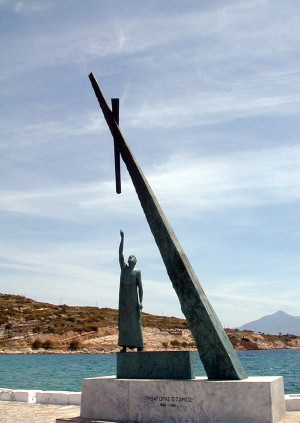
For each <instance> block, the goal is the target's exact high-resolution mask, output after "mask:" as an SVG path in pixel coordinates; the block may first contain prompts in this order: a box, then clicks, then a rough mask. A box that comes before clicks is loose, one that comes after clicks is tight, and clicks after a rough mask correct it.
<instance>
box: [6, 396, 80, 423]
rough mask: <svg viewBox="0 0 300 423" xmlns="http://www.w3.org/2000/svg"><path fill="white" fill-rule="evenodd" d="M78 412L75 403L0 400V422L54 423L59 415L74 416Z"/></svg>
mask: <svg viewBox="0 0 300 423" xmlns="http://www.w3.org/2000/svg"><path fill="white" fill-rule="evenodd" d="M79 414H80V407H79V406H76V405H52V404H51V405H48V404H47V405H45V404H28V403H24V402H15V401H0V423H55V422H56V419H58V418H60V417H76V416H79Z"/></svg>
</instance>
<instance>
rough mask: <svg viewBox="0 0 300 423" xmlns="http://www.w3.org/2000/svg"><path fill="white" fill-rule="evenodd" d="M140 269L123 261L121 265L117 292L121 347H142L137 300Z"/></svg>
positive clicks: (140, 317)
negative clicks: (133, 267) (131, 266)
mask: <svg viewBox="0 0 300 423" xmlns="http://www.w3.org/2000/svg"><path fill="white" fill-rule="evenodd" d="M139 280H141V272H140V270H135V269H132V270H130V268H129V266H128V265H126V264H125V263H124V265H123V266H121V277H120V292H119V341H118V344H119V345H120V346H122V347H131V348H143V347H144V343H143V335H142V324H141V319H142V316H141V314H142V313H141V311H140V309H139V300H138V292H137V290H138V281H139Z"/></svg>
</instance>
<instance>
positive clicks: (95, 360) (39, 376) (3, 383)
mask: <svg viewBox="0 0 300 423" xmlns="http://www.w3.org/2000/svg"><path fill="white" fill-rule="evenodd" d="M238 355H239V357H240V360H241V362H242V364H243V365H244V367H245V369H246V371H247V373H248V375H249V376H284V387H285V393H286V394H290V393H293V394H295V393H300V349H293V350H290V349H287V350H285V349H284V350H268V351H241V352H238ZM194 361H195V373H196V375H197V376H205V372H204V369H203V366H202V364H201V362H200V360H199V356H198V354H197V353H195V354H194ZM115 374H116V355H115V354H0V387H1V388H9V389H42V390H51V391H81V383H82V379H84V378H87V377H97V376H109V375H115Z"/></svg>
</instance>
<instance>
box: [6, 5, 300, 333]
mask: <svg viewBox="0 0 300 423" xmlns="http://www.w3.org/2000/svg"><path fill="white" fill-rule="evenodd" d="M299 17H300V2H299V1H298V0H286V1H285V2H284V7H283V4H282V1H281V0H245V1H244V0H241V1H236V0H232V1H230V0H228V1H222V0H207V1H206V0H172V1H171V0H149V1H142V0H72V1H71V0H25V1H14V0H9V1H6V0H0V19H1V25H0V32H1V43H0V66H1V71H0V85H1V87H0V92H1V100H0V107H1V109H0V128H1V130H0V150H1V154H0V161H1V165H0V184H1V192H2V193H1V197H0V228H1V243H0V267H1V271H0V292H2V293H6V294H18V295H25V296H27V297H30V298H33V299H35V300H38V301H46V302H50V303H52V304H68V305H87V306H98V307H111V308H117V307H118V290H119V273H120V269H119V262H118V248H119V243H120V229H122V230H123V231H124V233H125V246H124V253H125V255H126V257H127V256H129V255H130V254H135V255H136V256H137V260H138V261H137V268H139V269H140V270H141V274H142V280H143V287H144V300H143V304H144V309H143V310H144V311H145V312H146V313H152V314H157V315H162V314H163V315H165V316H177V317H182V316H183V315H182V313H181V310H180V304H179V301H178V298H177V296H176V293H175V291H174V290H173V288H172V284H171V282H170V280H169V278H168V275H167V272H166V269H165V267H164V264H163V262H162V259H161V257H160V253H159V251H158V248H157V246H156V244H155V241H154V238H153V236H152V234H151V231H150V229H149V227H148V224H147V222H146V219H145V216H144V214H143V211H142V208H141V206H140V203H139V200H138V198H137V195H136V193H135V191H134V188H133V186H132V182H131V180H130V177H129V175H128V173H127V170H126V167H125V165H124V164H122V194H120V195H117V194H116V193H115V181H114V157H113V142H112V137H111V134H110V132H109V129H108V127H107V125H106V122H105V120H104V118H103V115H102V112H101V110H100V108H99V105H98V102H97V99H96V97H95V95H94V92H93V90H92V87H91V84H90V81H89V79H88V74H89V73H90V72H93V73H94V75H95V77H96V79H97V81H98V83H99V85H100V87H101V89H102V91H103V93H104V96H105V97H106V99H107V101H108V102H110V99H111V98H114V97H117V98H120V127H121V130H122V132H123V134H124V135H125V137H126V139H127V141H128V143H129V145H130V147H131V149H132V150H133V152H134V155H135V157H136V158H137V160H138V162H139V164H140V166H141V168H142V169H143V172H144V174H145V176H146V178H147V180H148V182H149V183H150V185H151V187H152V189H153V191H154V193H155V194H156V197H157V198H158V201H159V202H160V204H161V206H162V208H163V210H164V213H165V214H166V216H167V218H168V220H169V222H170V224H171V226H172V228H173V230H174V232H175V233H176V235H177V237H178V238H179V240H180V243H181V245H182V247H183V249H184V251H185V253H186V255H187V256H188V258H189V261H190V263H191V265H192V267H193V269H194V270H195V272H196V274H197V276H198V279H199V281H200V283H201V285H202V287H203V289H204V291H205V293H206V295H207V297H208V299H209V301H210V302H211V304H212V306H213V308H214V310H215V311H216V313H217V315H218V317H219V319H220V320H221V322H222V324H223V325H224V326H225V327H238V326H240V325H242V324H244V323H246V322H249V321H252V320H255V319H258V318H260V317H262V316H264V315H267V314H273V313H275V312H277V311H278V310H283V311H285V312H287V313H289V314H291V315H300V312H299V298H300V292H299V276H300V260H299V249H300V248H299V247H300V229H299V205H300V195H299V194H300V143H299V133H300V119H299V110H300V109H299V106H300V55H299V51H300V26H299Z"/></svg>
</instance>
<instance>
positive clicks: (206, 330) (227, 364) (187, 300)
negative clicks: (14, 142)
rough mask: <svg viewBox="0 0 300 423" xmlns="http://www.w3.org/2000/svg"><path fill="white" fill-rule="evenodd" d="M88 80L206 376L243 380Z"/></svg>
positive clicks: (159, 211)
mask: <svg viewBox="0 0 300 423" xmlns="http://www.w3.org/2000/svg"><path fill="white" fill-rule="evenodd" d="M89 78H90V81H91V83H92V86H93V89H94V91H95V94H96V97H97V99H98V101H99V104H100V107H101V109H102V112H103V115H104V117H105V119H106V122H107V124H108V126H109V129H110V131H111V133H112V136H113V138H114V140H115V142H117V143H118V147H119V150H120V153H121V157H122V159H123V161H124V163H125V164H126V167H127V169H128V172H129V174H130V176H131V179H132V182H133V185H134V187H135V190H136V192H137V195H138V197H139V200H140V203H141V206H142V208H143V210H144V213H145V216H146V219H147V221H148V224H149V226H150V229H151V231H152V234H153V236H154V239H155V242H156V244H157V246H158V248H159V251H160V254H161V256H162V259H163V261H164V263H165V266H166V269H167V272H168V275H169V278H170V280H171V282H172V284H173V287H174V289H175V291H176V293H177V296H178V298H179V301H180V304H181V309H182V312H183V314H184V315H185V317H186V320H187V323H188V326H189V329H190V330H191V332H192V335H193V337H194V340H195V342H196V346H197V349H198V352H199V356H200V359H201V361H202V363H203V366H204V368H205V371H206V373H207V377H208V378H209V379H217V380H241V379H245V378H247V374H246V372H245V370H244V368H243V366H242V364H241V362H240V360H239V358H238V357H237V355H236V353H235V351H234V349H233V347H232V345H231V342H230V341H229V339H228V337H227V335H226V333H225V331H224V329H223V327H222V325H221V323H220V321H219V319H218V317H217V315H216V313H215V312H214V310H213V308H212V306H211V304H210V303H209V301H208V299H207V297H206V295H205V293H204V291H203V289H202V287H201V285H200V283H199V281H198V279H197V276H196V274H195V272H194V271H193V269H192V266H191V265H190V263H189V261H188V259H187V257H186V255H185V253H184V251H183V249H182V247H181V245H180V243H179V241H178V239H177V237H176V235H175V233H174V232H173V230H172V228H171V226H170V224H169V222H168V220H167V218H166V216H165V215H164V213H163V211H162V209H161V207H160V205H159V203H158V201H157V199H156V198H155V195H154V193H153V191H152V189H151V187H150V185H149V184H148V182H147V180H146V178H145V176H144V175H143V172H142V170H141V168H140V167H139V164H138V163H137V161H136V159H135V157H134V155H133V153H132V152H131V150H130V148H129V146H128V143H127V141H126V139H125V137H124V136H123V134H122V132H121V130H120V128H119V125H118V124H117V122H116V121H115V119H114V116H113V113H112V111H111V110H110V108H109V106H108V104H107V102H106V100H105V98H104V96H103V94H102V92H101V90H100V88H99V85H98V83H97V81H96V79H95V77H94V75H93V74H92V73H91V74H90V75H89Z"/></svg>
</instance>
